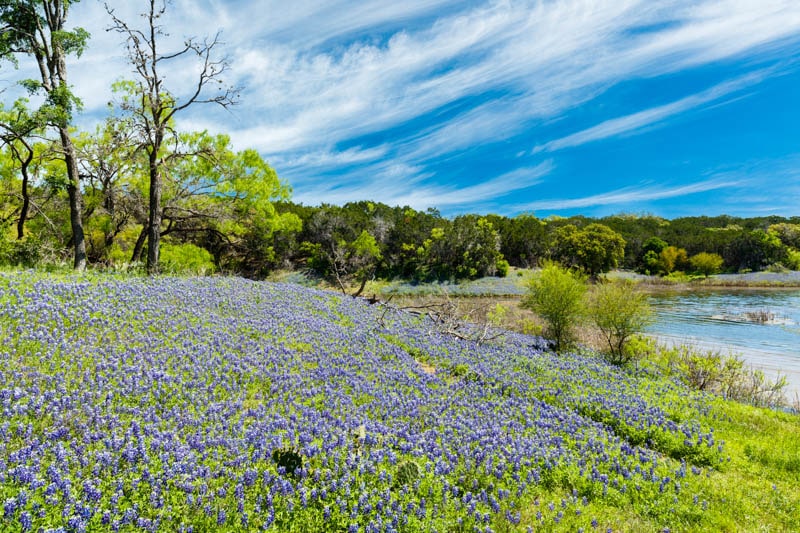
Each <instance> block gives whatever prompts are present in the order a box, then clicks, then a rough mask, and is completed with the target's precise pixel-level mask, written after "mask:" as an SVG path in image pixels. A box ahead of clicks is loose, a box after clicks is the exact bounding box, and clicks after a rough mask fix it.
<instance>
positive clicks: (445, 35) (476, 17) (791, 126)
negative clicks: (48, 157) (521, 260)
mask: <svg viewBox="0 0 800 533" xmlns="http://www.w3.org/2000/svg"><path fill="white" fill-rule="evenodd" d="M136 4H139V3H138V2H122V1H116V2H112V5H115V6H116V8H117V10H118V13H119V14H120V15H121V16H123V17H127V18H128V19H129V20H135V16H134V15H133V13H135V10H136V7H135V5H136ZM71 17H72V24H74V25H82V26H84V27H85V28H86V29H87V30H89V31H90V32H91V33H92V36H93V39H92V41H91V42H90V48H89V50H88V51H87V52H86V54H85V55H84V56H83V57H82V58H81V59H80V60H79V61H78V62H73V64H72V67H71V68H72V70H71V73H72V80H71V81H72V83H73V84H74V85H75V88H76V90H77V92H78V93H79V94H80V95H81V96H82V97H83V99H84V102H85V105H86V109H85V111H84V114H83V116H82V117H81V119H80V120H81V123H82V124H83V125H90V124H91V123H92V122H96V121H97V120H99V119H100V118H102V116H103V114H104V113H105V106H106V103H107V102H108V101H109V100H110V99H112V96H111V93H110V90H109V86H110V84H111V82H112V81H114V80H115V79H119V78H120V77H128V76H130V74H129V72H130V68H129V67H128V66H127V65H126V64H125V63H124V59H123V48H122V46H121V43H120V42H119V36H118V35H116V34H113V33H110V32H106V31H104V29H105V27H106V26H107V25H108V19H107V16H106V15H105V13H104V10H103V9H102V4H101V3H99V2H96V1H95V0H83V1H82V2H80V3H79V4H77V5H76V6H75V7H74V8H73V12H72V15H71ZM164 24H165V26H166V28H167V30H168V31H169V33H170V38H169V39H171V40H173V41H175V42H176V43H177V42H178V41H179V40H181V39H182V38H183V37H185V36H200V37H202V36H203V35H207V34H212V35H213V34H214V33H215V32H216V31H218V30H221V31H222V39H223V40H224V41H225V47H224V51H225V53H226V54H227V55H228V57H229V60H230V64H231V71H230V76H229V81H230V82H231V83H233V84H236V85H240V86H242V87H243V88H244V90H243V92H242V95H241V101H240V104H239V105H238V106H236V107H235V108H233V110H232V111H231V112H226V111H223V110H221V109H215V108H211V107H207V106H206V107H196V108H194V109H193V110H191V112H190V113H187V114H185V115H184V116H182V117H181V119H180V120H179V125H180V127H182V128H190V129H208V130H210V131H212V132H220V133H223V132H224V133H228V134H230V135H231V138H232V139H233V142H234V144H235V146H236V147H237V148H247V147H253V148H256V149H258V150H259V151H260V152H261V153H262V154H263V155H264V156H265V157H266V158H267V159H268V160H269V161H270V163H271V164H272V166H273V167H275V169H276V170H277V171H278V173H279V175H280V176H281V177H282V178H284V179H285V180H287V181H288V182H289V183H290V184H291V186H292V187H293V189H294V199H295V200H296V201H300V202H303V203H306V204H312V205H313V204H319V203H321V202H328V203H337V204H341V203H344V202H347V201H352V200H362V199H368V200H377V201H381V202H385V203H387V204H390V205H398V204H399V205H411V206H412V207H415V208H418V209H425V208H427V207H437V208H439V209H440V210H441V212H442V213H443V214H445V215H455V214H458V213H464V212H476V213H489V212H493V213H499V214H505V215H515V214H518V213H522V212H533V213H535V214H536V215H537V216H542V217H544V216H548V215H553V214H555V215H562V216H567V215H571V214H584V215H588V216H603V215H609V214H614V213H621V212H625V213H636V214H641V213H649V214H655V215H658V216H663V217H667V218H674V217H678V216H686V215H702V214H706V215H716V214H722V213H726V214H732V215H737V216H760V215H767V214H779V215H785V216H791V215H800V209H798V204H799V203H800V2H798V1H797V0H785V1H780V0H774V1H773V0H709V1H704V0H693V1H681V0H676V1H662V2H653V1H651V0H606V1H592V0H575V1H567V0H563V1H562V0H559V1H531V2H526V1H516V0H503V1H497V2H463V1H448V0H405V1H404V2H387V1H385V0H365V1H342V0H330V1H326V2H314V1H309V0H294V1H292V2H285V1H282V0H281V1H271V0H263V1H258V0H237V1H221V0H199V1H189V0H176V1H175V2H173V4H172V5H171V6H170V8H169V11H168V16H167V17H166V18H165V19H164ZM167 44H173V43H165V45H167ZM164 49H165V51H166V50H168V49H169V47H168V46H165V48H164ZM4 78H5V79H7V78H8V73H7V72H5V73H4ZM191 79H192V75H191V67H190V66H189V65H184V64H176V66H175V71H174V72H170V73H168V78H167V83H168V87H169V88H170V89H171V90H172V91H173V92H175V93H177V94H182V93H185V92H186V91H188V90H189V88H190V83H191Z"/></svg>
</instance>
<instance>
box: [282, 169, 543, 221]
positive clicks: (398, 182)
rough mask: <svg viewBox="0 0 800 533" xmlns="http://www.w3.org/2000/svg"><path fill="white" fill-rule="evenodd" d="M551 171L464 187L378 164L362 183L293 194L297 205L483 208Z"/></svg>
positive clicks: (509, 175) (507, 176)
mask: <svg viewBox="0 0 800 533" xmlns="http://www.w3.org/2000/svg"><path fill="white" fill-rule="evenodd" d="M553 168H554V165H553V162H552V161H544V162H542V163H540V164H538V165H536V166H533V167H520V168H517V169H514V170H513V171H510V172H506V173H503V174H501V175H499V176H495V177H493V178H490V179H488V180H486V181H483V182H479V183H477V184H475V185H470V186H467V187H464V186H461V185H460V184H459V183H453V184H451V185H438V184H435V183H431V182H430V181H429V179H430V177H431V176H430V175H429V174H424V173H423V172H422V169H421V168H420V167H412V166H408V165H404V164H386V163H378V164H375V165H372V166H370V167H367V169H365V172H367V173H369V174H370V175H372V176H373V177H374V179H372V180H371V181H370V182H369V183H368V184H367V185H366V186H365V185H364V184H362V183H359V184H350V185H345V186H342V184H341V183H331V182H327V183H318V184H316V185H315V186H313V187H310V188H307V189H306V190H304V191H302V192H299V193H298V194H296V195H295V196H296V198H297V199H298V201H301V202H306V203H311V204H317V203H319V202H320V201H325V202H332V203H345V202H350V201H357V200H366V199H374V198H380V199H381V201H382V202H384V203H387V204H389V205H408V206H411V207H413V208H415V209H427V208H429V207H437V208H443V209H444V210H448V208H452V207H458V206H470V205H475V204H485V203H488V202H491V201H492V200H493V199H496V198H500V197H505V196H508V195H510V194H512V193H514V192H517V191H521V190H524V189H529V188H531V187H533V186H535V185H536V184H537V183H539V182H540V181H541V179H542V178H543V177H544V176H546V175H547V174H549V173H550V172H551V171H552V170H553Z"/></svg>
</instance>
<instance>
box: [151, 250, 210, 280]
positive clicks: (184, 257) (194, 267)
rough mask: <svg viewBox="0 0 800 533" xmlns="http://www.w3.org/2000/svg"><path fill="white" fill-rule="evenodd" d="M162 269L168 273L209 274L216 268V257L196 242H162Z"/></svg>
mask: <svg viewBox="0 0 800 533" xmlns="http://www.w3.org/2000/svg"><path fill="white" fill-rule="evenodd" d="M161 269H162V270H163V272H164V273H167V274H195V275H201V276H202V275H207V274H212V273H213V272H214V270H216V266H215V265H214V257H213V256H212V255H211V253H210V252H209V251H208V250H206V249H205V248H200V247H199V246H195V245H194V244H190V243H186V244H169V243H162V244H161Z"/></svg>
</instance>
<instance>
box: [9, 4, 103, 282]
mask: <svg viewBox="0 0 800 533" xmlns="http://www.w3.org/2000/svg"><path fill="white" fill-rule="evenodd" d="M74 3H76V2H75V1H74V0H73V1H71V0H7V1H4V2H2V3H0V24H2V27H3V28H2V32H0V58H4V59H8V60H10V61H12V62H13V63H14V64H17V63H18V61H19V59H20V58H22V57H24V58H32V59H33V60H34V61H35V63H36V66H37V67H38V68H37V70H38V72H39V76H40V78H39V79H35V80H33V79H28V80H23V81H22V82H21V83H22V85H23V86H25V87H26V88H27V89H28V91H29V92H30V93H31V94H34V95H39V96H42V97H43V99H44V102H43V103H42V105H41V106H40V107H39V109H38V110H37V111H36V113H35V117H36V121H37V122H38V123H39V124H40V125H42V126H48V127H51V128H53V129H54V130H55V131H56V132H57V133H58V138H59V141H60V145H61V154H62V158H63V161H64V165H65V166H66V174H67V180H66V189H67V194H68V196H69V211H70V224H71V228H72V246H73V252H74V266H75V268H76V269H78V270H82V269H84V268H86V242H85V238H84V229H83V218H82V211H83V196H82V193H81V183H80V174H79V172H78V163H77V157H76V153H75V146H74V144H73V140H72V133H71V132H70V125H71V124H72V121H73V115H74V112H75V111H76V110H77V109H78V108H79V107H80V100H79V99H78V98H77V97H76V96H75V95H74V94H73V93H72V91H71V89H70V87H69V83H68V81H67V57H68V56H70V55H73V54H74V55H76V56H80V55H81V53H83V51H84V49H85V47H86V42H87V41H88V39H89V34H88V33H87V32H86V30H84V29H82V28H73V29H72V30H69V29H67V28H66V22H67V15H68V13H69V8H70V7H71V6H72V5H73V4H74Z"/></svg>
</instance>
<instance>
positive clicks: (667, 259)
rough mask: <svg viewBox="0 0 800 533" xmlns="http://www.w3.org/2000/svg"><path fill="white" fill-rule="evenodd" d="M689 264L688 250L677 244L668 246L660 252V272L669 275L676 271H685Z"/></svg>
mask: <svg viewBox="0 0 800 533" xmlns="http://www.w3.org/2000/svg"><path fill="white" fill-rule="evenodd" d="M688 265H689V258H688V256H687V255H686V250H684V249H683V248H678V247H676V246H667V247H666V248H664V249H663V250H661V253H659V254H658V270H659V273H661V274H665V275H669V274H672V273H673V272H675V271H683V270H685V269H686V267H687V266H688Z"/></svg>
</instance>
